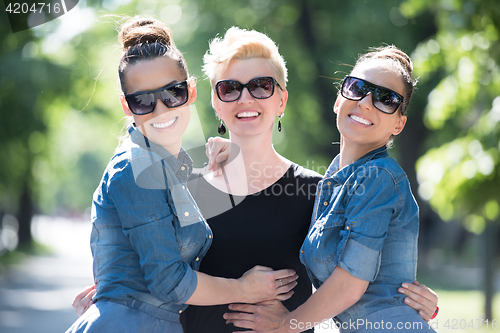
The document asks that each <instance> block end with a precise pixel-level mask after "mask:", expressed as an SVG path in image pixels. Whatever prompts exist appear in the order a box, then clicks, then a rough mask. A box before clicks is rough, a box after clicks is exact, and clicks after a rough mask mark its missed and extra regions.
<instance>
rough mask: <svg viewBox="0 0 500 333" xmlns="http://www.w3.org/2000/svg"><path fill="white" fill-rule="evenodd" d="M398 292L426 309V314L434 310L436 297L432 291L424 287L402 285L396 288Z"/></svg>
mask: <svg viewBox="0 0 500 333" xmlns="http://www.w3.org/2000/svg"><path fill="white" fill-rule="evenodd" d="M405 286H406V287H407V288H405ZM398 292H399V293H401V294H404V295H406V296H408V297H410V298H411V299H412V300H413V301H415V302H416V303H420V304H421V305H422V306H424V307H426V308H427V310H426V312H430V313H432V312H433V311H434V310H435V309H436V306H437V301H438V297H437V295H436V293H434V291H432V290H431V289H429V288H427V287H425V285H419V286H416V285H414V284H409V283H403V285H402V288H398Z"/></svg>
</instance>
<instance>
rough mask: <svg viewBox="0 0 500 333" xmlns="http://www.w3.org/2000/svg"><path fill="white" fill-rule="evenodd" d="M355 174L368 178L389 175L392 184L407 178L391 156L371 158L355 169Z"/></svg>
mask: <svg viewBox="0 0 500 333" xmlns="http://www.w3.org/2000/svg"><path fill="white" fill-rule="evenodd" d="M357 174H358V175H359V174H361V175H364V176H365V177H368V176H369V177H370V178H377V177H389V178H390V179H392V181H393V182H394V184H397V183H399V182H401V181H406V180H407V179H408V177H407V176H406V173H405V172H404V170H403V168H401V166H400V165H399V163H398V162H396V160H395V159H394V158H392V157H382V158H377V159H372V160H370V161H368V162H366V163H364V164H362V165H361V166H360V168H359V169H358V170H357Z"/></svg>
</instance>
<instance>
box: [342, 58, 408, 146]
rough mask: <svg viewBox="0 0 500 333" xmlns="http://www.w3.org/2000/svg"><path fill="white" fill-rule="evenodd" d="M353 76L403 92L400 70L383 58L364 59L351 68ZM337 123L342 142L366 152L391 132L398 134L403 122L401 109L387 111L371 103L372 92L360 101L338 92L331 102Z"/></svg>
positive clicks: (379, 143)
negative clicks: (352, 99) (378, 108)
mask: <svg viewBox="0 0 500 333" xmlns="http://www.w3.org/2000/svg"><path fill="white" fill-rule="evenodd" d="M350 75H352V76H355V77H358V78H360V79H364V80H367V81H369V82H371V83H373V84H376V85H378V86H382V87H386V88H389V89H391V90H393V91H395V92H397V93H399V94H401V95H403V96H404V85H403V81H402V78H401V75H400V74H399V72H398V71H397V70H396V69H394V67H392V66H391V65H390V63H389V62H388V61H386V60H374V61H369V62H365V63H363V64H361V65H359V66H357V67H356V68H354V70H353V71H352V72H351V74H350ZM334 112H335V113H336V114H337V127H338V129H339V132H340V134H341V135H342V139H343V144H345V145H347V146H348V147H349V145H355V146H356V147H359V148H361V149H362V150H364V151H366V153H368V152H369V151H371V150H373V149H376V148H380V147H382V146H385V145H386V144H387V142H388V141H389V138H390V137H391V135H397V134H399V133H400V132H401V131H402V130H403V128H404V125H405V123H406V116H402V115H401V113H400V110H398V111H396V112H395V113H393V114H386V113H383V112H381V111H379V110H377V109H376V108H375V107H374V106H373V102H372V94H371V93H368V94H367V95H366V96H365V97H364V98H363V99H362V100H360V101H351V100H348V99H346V98H344V97H342V96H341V95H340V94H339V96H338V97H337V100H336V102H335V106H334Z"/></svg>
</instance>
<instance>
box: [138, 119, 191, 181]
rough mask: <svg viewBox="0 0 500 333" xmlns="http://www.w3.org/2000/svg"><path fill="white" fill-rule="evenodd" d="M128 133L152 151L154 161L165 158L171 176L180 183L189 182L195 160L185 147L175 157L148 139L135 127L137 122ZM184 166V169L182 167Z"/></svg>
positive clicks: (146, 149) (167, 170) (139, 143)
mask: <svg viewBox="0 0 500 333" xmlns="http://www.w3.org/2000/svg"><path fill="white" fill-rule="evenodd" d="M128 133H129V134H130V139H131V140H132V142H133V143H135V144H137V145H139V146H140V147H141V148H142V149H144V150H145V151H148V152H150V153H152V154H150V157H151V159H152V161H153V162H159V161H160V160H161V159H163V160H164V161H165V162H166V163H165V171H166V172H167V173H169V175H170V176H173V177H174V178H175V179H177V180H179V182H180V183H186V182H187V180H188V179H189V177H190V176H191V173H192V172H193V160H192V159H191V157H190V156H189V155H188V153H187V152H186V151H185V150H184V148H182V147H181V150H180V151H179V155H178V156H177V157H175V156H174V155H172V154H171V153H170V152H169V151H168V150H166V149H165V148H164V147H162V146H160V145H158V144H156V143H154V142H152V141H150V140H148V138H146V137H145V136H144V135H143V134H142V133H141V131H139V129H137V127H135V124H132V125H130V126H129V128H128ZM183 166H184V169H182V167H183Z"/></svg>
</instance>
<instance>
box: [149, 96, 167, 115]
mask: <svg viewBox="0 0 500 333" xmlns="http://www.w3.org/2000/svg"><path fill="white" fill-rule="evenodd" d="M169 111H170V108H169V107H168V106H166V105H165V103H163V101H162V100H161V99H159V98H158V99H157V100H156V106H155V109H154V111H153V113H155V114H157V115H160V114H162V113H165V112H169Z"/></svg>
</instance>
